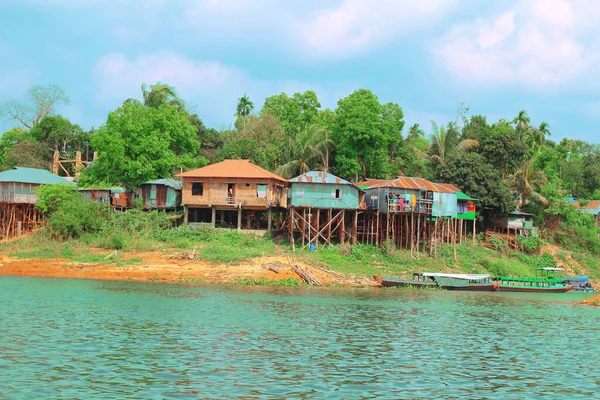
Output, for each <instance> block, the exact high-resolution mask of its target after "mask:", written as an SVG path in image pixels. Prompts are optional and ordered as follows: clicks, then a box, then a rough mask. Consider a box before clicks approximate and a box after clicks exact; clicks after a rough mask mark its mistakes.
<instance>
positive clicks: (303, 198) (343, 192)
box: [288, 171, 363, 210]
mask: <svg viewBox="0 0 600 400" xmlns="http://www.w3.org/2000/svg"><path fill="white" fill-rule="evenodd" d="M289 182H290V184H291V188H290V189H289V196H288V198H289V205H290V206H291V207H312V208H326V209H328V208H331V209H352V210H355V209H357V208H361V203H362V199H363V191H362V190H361V189H359V188H358V187H357V186H356V185H354V184H352V183H350V182H348V181H346V180H344V179H342V178H338V177H337V176H335V175H332V174H329V173H327V172H325V171H310V172H307V173H305V174H302V175H300V176H297V177H295V178H293V179H290V181H289Z"/></svg>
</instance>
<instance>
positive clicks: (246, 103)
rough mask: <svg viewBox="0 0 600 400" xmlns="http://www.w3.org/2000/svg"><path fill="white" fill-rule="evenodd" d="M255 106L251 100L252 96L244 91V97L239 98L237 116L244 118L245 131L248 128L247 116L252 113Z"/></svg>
mask: <svg viewBox="0 0 600 400" xmlns="http://www.w3.org/2000/svg"><path fill="white" fill-rule="evenodd" d="M253 108H254V103H253V102H252V101H251V100H250V97H248V95H246V94H245V93H244V95H243V96H242V97H240V98H239V99H238V105H237V109H236V113H235V116H236V117H238V118H242V119H243V121H244V131H245V130H246V117H247V116H248V115H250V112H251V111H252V109H253Z"/></svg>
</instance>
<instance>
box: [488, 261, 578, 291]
mask: <svg viewBox="0 0 600 400" xmlns="http://www.w3.org/2000/svg"><path fill="white" fill-rule="evenodd" d="M558 271H563V269H562V268H550V267H547V268H538V269H537V270H536V277H535V278H526V277H520V276H501V277H498V278H496V281H497V282H498V290H500V291H501V292H532V293H564V292H568V291H569V290H571V289H573V286H572V285H570V284H569V283H567V282H565V281H564V280H563V279H560V278H557V277H556V272H558Z"/></svg>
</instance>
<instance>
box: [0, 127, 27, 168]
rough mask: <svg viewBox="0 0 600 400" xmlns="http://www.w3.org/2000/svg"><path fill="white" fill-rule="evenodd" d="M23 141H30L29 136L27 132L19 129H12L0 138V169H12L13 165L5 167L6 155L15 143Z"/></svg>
mask: <svg viewBox="0 0 600 400" xmlns="http://www.w3.org/2000/svg"><path fill="white" fill-rule="evenodd" d="M24 140H29V141H31V136H30V135H29V131H26V130H25V129H23V128H19V127H15V128H12V129H10V130H8V131H6V132H4V133H3V134H2V136H0V167H2V168H3V169H6V168H12V167H14V165H10V166H7V165H6V155H7V154H8V152H10V151H11V150H12V148H13V147H14V146H15V145H16V144H17V143H19V142H21V141H24Z"/></svg>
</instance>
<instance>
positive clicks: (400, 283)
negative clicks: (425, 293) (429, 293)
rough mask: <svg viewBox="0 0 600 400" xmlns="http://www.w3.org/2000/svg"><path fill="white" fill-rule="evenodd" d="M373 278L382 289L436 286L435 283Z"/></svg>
mask: <svg viewBox="0 0 600 400" xmlns="http://www.w3.org/2000/svg"><path fill="white" fill-rule="evenodd" d="M374 278H375V280H376V281H377V282H379V284H380V285H381V286H383V287H414V288H426V287H436V286H437V283H435V282H422V281H414V280H412V279H389V278H381V277H379V276H374Z"/></svg>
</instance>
